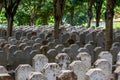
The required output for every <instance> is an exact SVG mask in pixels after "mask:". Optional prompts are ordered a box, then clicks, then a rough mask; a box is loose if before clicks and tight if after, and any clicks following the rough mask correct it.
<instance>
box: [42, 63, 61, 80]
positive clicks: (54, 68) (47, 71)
mask: <svg viewBox="0 0 120 80" xmlns="http://www.w3.org/2000/svg"><path fill="white" fill-rule="evenodd" d="M59 70H60V69H59V65H58V64H56V63H48V64H46V65H45V66H44V68H43V75H45V76H46V78H47V79H48V80H56V76H57V75H58V73H59Z"/></svg>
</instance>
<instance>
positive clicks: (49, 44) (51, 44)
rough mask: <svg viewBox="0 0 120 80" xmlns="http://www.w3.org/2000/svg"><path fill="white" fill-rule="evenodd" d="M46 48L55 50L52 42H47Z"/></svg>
mask: <svg viewBox="0 0 120 80" xmlns="http://www.w3.org/2000/svg"><path fill="white" fill-rule="evenodd" d="M47 46H48V47H49V49H54V48H55V44H54V43H53V42H49V43H48V44H47Z"/></svg>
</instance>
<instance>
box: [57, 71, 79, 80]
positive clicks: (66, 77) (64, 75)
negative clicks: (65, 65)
mask: <svg viewBox="0 0 120 80" xmlns="http://www.w3.org/2000/svg"><path fill="white" fill-rule="evenodd" d="M56 80H78V79H77V76H76V75H75V73H74V72H73V71H71V70H62V71H61V72H60V73H59V75H58V76H57V79H56Z"/></svg>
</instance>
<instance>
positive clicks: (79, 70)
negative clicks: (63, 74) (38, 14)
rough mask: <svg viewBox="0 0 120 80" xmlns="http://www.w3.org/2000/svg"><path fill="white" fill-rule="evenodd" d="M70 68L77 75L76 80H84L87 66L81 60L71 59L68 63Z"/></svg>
mask: <svg viewBox="0 0 120 80" xmlns="http://www.w3.org/2000/svg"><path fill="white" fill-rule="evenodd" d="M70 70H73V72H74V73H75V74H76V75H77V80H85V73H86V72H87V68H86V65H85V64H84V63H83V62H82V61H80V60H77V61H73V62H72V63H71V64H70Z"/></svg>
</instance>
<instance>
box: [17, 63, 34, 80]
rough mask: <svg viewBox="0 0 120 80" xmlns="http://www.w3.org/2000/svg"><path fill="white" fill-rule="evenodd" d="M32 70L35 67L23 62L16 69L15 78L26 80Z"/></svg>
mask: <svg viewBox="0 0 120 80" xmlns="http://www.w3.org/2000/svg"><path fill="white" fill-rule="evenodd" d="M31 72H33V68H32V67H31V66H30V65H28V64H24V65H22V64H21V65H19V66H18V67H17V68H16V70H15V80H26V79H27V78H28V76H29V74H30V73H31Z"/></svg>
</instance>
